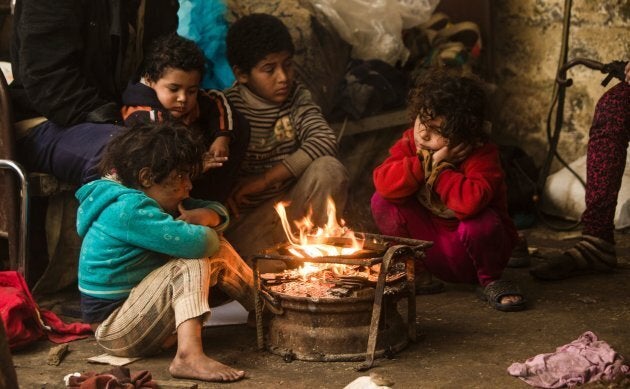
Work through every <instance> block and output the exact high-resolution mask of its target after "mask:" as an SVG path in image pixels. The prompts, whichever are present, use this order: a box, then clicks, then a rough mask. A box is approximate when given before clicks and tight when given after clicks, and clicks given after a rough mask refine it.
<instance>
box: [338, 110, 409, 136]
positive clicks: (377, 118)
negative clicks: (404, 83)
mask: <svg viewBox="0 0 630 389" xmlns="http://www.w3.org/2000/svg"><path fill="white" fill-rule="evenodd" d="M410 123H411V120H410V119H409V116H408V113H407V110H406V109H400V110H396V111H388V112H383V113H379V114H378V115H373V116H368V117H365V118H362V119H359V120H347V121H343V122H338V123H332V124H331V125H330V126H331V127H332V128H333V130H335V131H336V132H337V138H338V139H341V138H342V137H344V136H349V135H356V134H361V133H364V132H370V131H375V130H381V129H384V128H392V127H399V126H405V125H409V124H410Z"/></svg>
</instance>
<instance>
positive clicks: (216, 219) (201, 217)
mask: <svg viewBox="0 0 630 389" xmlns="http://www.w3.org/2000/svg"><path fill="white" fill-rule="evenodd" d="M177 209H178V210H179V217H178V218H177V220H181V221H184V222H186V223H189V224H196V225H198V226H207V227H216V226H218V225H219V223H221V217H220V216H219V214H218V213H216V212H215V211H213V210H211V209H208V208H195V209H186V208H184V206H183V205H182V203H179V204H178V205H177Z"/></svg>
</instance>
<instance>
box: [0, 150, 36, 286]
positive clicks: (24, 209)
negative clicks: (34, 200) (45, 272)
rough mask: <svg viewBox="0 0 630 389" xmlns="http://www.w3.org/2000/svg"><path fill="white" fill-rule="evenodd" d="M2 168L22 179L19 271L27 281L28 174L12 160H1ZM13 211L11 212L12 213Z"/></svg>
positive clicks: (0, 166)
mask: <svg viewBox="0 0 630 389" xmlns="http://www.w3.org/2000/svg"><path fill="white" fill-rule="evenodd" d="M0 168H1V169H9V170H13V171H14V172H15V174H17V176H18V177H19V179H20V198H21V202H20V228H19V230H18V232H19V234H20V243H19V247H18V268H17V271H18V272H19V273H20V274H21V275H22V277H24V279H25V280H28V277H27V274H26V273H27V269H26V256H27V255H26V254H27V251H28V248H27V246H26V241H27V235H28V229H27V223H28V201H29V200H28V180H27V177H26V173H25V171H24V169H23V168H22V166H20V164H18V163H17V162H15V161H12V160H10V159H0ZM12 211H13V210H9V212H12Z"/></svg>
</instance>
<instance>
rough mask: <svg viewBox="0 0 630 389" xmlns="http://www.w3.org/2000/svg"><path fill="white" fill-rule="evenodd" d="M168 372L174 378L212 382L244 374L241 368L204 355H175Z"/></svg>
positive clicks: (239, 377)
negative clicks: (232, 366) (234, 367)
mask: <svg viewBox="0 0 630 389" xmlns="http://www.w3.org/2000/svg"><path fill="white" fill-rule="evenodd" d="M168 371H169V373H171V375H172V376H173V377H174V378H191V379H195V380H202V381H212V382H231V381H238V380H240V379H241V378H243V377H244V376H245V372H244V371H243V370H236V369H233V368H231V367H229V366H227V365H224V364H222V363H220V362H217V361H215V360H214V359H212V358H208V357H207V356H206V355H201V356H195V357H192V356H190V357H185V356H180V355H179V354H178V355H175V358H174V359H173V362H171V366H169V368H168Z"/></svg>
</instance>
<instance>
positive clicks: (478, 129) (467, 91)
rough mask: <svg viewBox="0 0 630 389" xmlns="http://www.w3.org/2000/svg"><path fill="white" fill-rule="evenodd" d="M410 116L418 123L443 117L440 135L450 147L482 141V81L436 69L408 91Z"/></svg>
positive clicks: (485, 137)
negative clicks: (418, 120)
mask: <svg viewBox="0 0 630 389" xmlns="http://www.w3.org/2000/svg"><path fill="white" fill-rule="evenodd" d="M408 107H409V114H410V117H411V118H412V120H415V119H416V117H419V118H420V122H421V123H423V124H426V123H427V122H428V121H430V120H432V119H434V118H436V117H438V116H442V117H444V124H443V126H442V128H440V133H441V135H442V136H443V137H445V138H446V139H447V140H448V142H449V144H452V145H457V144H459V143H474V142H477V141H485V140H487V139H488V134H487V133H486V132H485V130H484V117H485V110H486V94H485V90H484V87H483V84H482V82H481V80H479V79H478V78H473V76H459V75H453V74H451V73H449V72H448V71H447V70H444V69H436V70H433V71H429V72H427V73H425V74H423V75H421V76H420V77H419V78H418V79H417V80H416V83H415V85H414V87H413V88H412V89H411V90H410V91H409V97H408Z"/></svg>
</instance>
